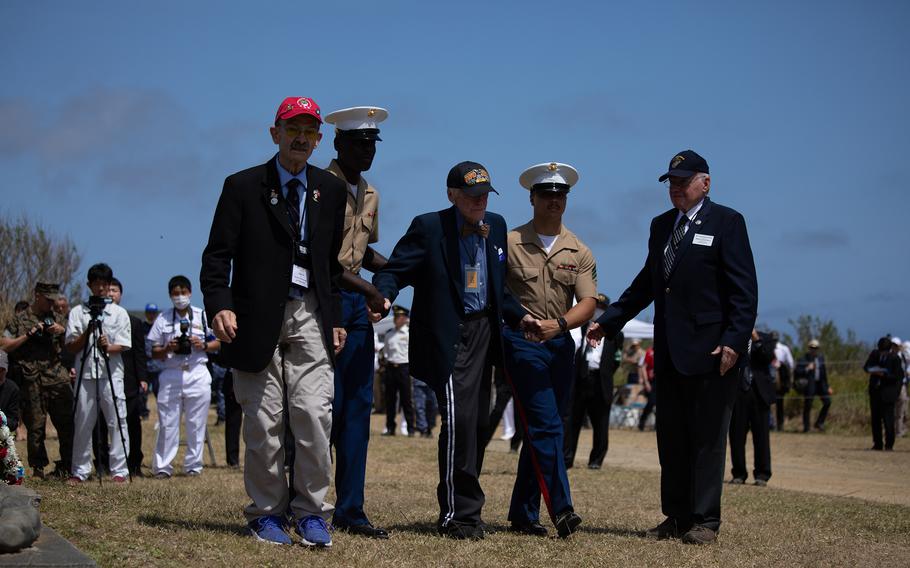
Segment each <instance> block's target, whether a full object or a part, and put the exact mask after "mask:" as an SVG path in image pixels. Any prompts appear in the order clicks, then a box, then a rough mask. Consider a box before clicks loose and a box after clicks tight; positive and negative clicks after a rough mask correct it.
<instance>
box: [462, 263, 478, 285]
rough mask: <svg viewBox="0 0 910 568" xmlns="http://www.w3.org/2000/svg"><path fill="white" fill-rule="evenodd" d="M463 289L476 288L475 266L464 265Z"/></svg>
mask: <svg viewBox="0 0 910 568" xmlns="http://www.w3.org/2000/svg"><path fill="white" fill-rule="evenodd" d="M464 279H465V285H464V287H465V290H476V289H477V268H475V267H473V266H465V267H464Z"/></svg>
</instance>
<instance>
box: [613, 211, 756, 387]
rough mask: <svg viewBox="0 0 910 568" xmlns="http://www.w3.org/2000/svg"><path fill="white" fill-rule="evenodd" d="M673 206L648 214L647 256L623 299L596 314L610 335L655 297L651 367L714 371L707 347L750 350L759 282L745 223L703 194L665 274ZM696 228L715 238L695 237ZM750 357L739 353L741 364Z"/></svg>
mask: <svg viewBox="0 0 910 568" xmlns="http://www.w3.org/2000/svg"><path fill="white" fill-rule="evenodd" d="M676 215H677V210H676V209H670V210H669V211H667V212H666V213H664V214H662V215H659V216H657V217H655V218H654V219H653V220H652V221H651V236H650V238H649V239H648V258H647V260H646V261H645V265H644V267H643V268H642V269H641V272H639V273H638V276H636V277H635V279H634V280H633V281H632V284H631V285H630V286H629V288H628V289H627V290H626V291H625V292H623V294H622V296H620V298H619V300H617V301H616V302H614V303H613V304H612V305H611V306H610V307H609V308H607V310H606V311H605V312H604V313H603V315H601V317H600V318H599V319H598V320H597V323H599V324H600V325H601V327H603V328H604V331H605V333H606V336H607V337H612V336H613V335H614V334H616V333H617V332H618V331H619V330H620V329H622V326H623V325H625V323H626V322H627V321H629V320H630V319H632V318H633V317H635V316H636V315H637V314H638V313H639V312H640V311H642V310H643V309H645V308H646V307H647V306H648V305H649V304H650V303H651V302H654V371H655V373H656V374H657V375H658V376H659V375H660V372H661V370H662V369H663V368H665V367H666V365H667V364H668V363H671V362H672V364H673V366H674V367H675V368H676V369H677V370H678V371H679V372H680V373H682V374H684V375H700V374H706V373H709V372H712V371H716V370H717V368H718V366H719V361H720V358H719V357H716V356H712V355H711V354H710V353H711V351H713V350H714V348H715V347H717V346H718V345H726V346H728V347H731V348H733V349H734V350H736V352H737V353H739V354H740V355H743V354H745V352H746V349H747V345H748V342H749V337H750V336H751V334H752V328H753V327H754V326H755V318H756V315H757V309H758V281H757V278H756V276H755V263H754V261H753V258H752V247H751V246H750V245H749V235H748V234H747V232H746V222H745V220H744V219H743V216H742V215H740V214H739V213H738V212H737V211H735V210H733V209H730V208H729V207H724V206H723V205H719V204H717V203H714V202H712V201H711V200H710V199H709V198H708V197H705V200H704V203H703V204H702V207H701V210H700V211H699V212H698V215H697V217H696V220H695V222H693V223H690V225H689V230H688V231H687V232H686V236H685V237H684V238H683V240H682V242H681V243H680V245H679V250H678V251H677V254H676V259H675V262H674V265H673V268H672V271H671V273H670V277H669V279H668V280H665V279H664V274H663V257H664V247H665V246H666V244H667V242H668V241H669V238H670V233H671V232H672V231H673V228H674V224H675V222H676ZM696 223H697V224H696ZM696 233H699V234H702V235H711V236H713V237H714V239H713V242H712V243H711V245H710V246H703V245H698V244H694V243H693V242H692V240H693V238H694V236H695V234H696ZM744 362H745V357H740V363H741V364H742V363H744Z"/></svg>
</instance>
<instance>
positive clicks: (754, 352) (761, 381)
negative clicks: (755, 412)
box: [743, 331, 777, 406]
mask: <svg viewBox="0 0 910 568" xmlns="http://www.w3.org/2000/svg"><path fill="white" fill-rule="evenodd" d="M776 345H777V342H776V341H774V340H773V339H771V334H769V333H765V332H763V331H760V332H758V341H753V342H752V349H751V350H750V351H749V366H750V368H751V371H752V384H751V387H752V389H753V390H755V391H756V392H757V393H758V396H759V398H760V399H761V400H762V402H764V403H765V405H768V406H770V405H771V404H772V403H773V402H775V401H776V400H777V391H776V390H775V388H774V377H773V376H771V363H772V362H773V361H774V347H775V346H776ZM743 380H745V379H743ZM743 386H746V385H745V384H744V385H743Z"/></svg>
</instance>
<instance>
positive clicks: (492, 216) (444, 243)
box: [373, 206, 527, 385]
mask: <svg viewBox="0 0 910 568" xmlns="http://www.w3.org/2000/svg"><path fill="white" fill-rule="evenodd" d="M483 221H484V223H486V224H488V225H490V234H489V236H488V237H487V239H486V249H487V291H488V298H487V308H488V309H489V311H490V331H491V342H490V347H491V349H490V352H489V357H491V358H492V360H493V361H498V360H499V359H500V358H501V351H502V343H501V342H502V338H501V330H500V327H501V325H502V323H501V322H502V321H503V320H505V322H506V323H508V324H509V325H510V326H512V327H516V326H517V325H518V323H519V322H520V321H521V318H522V317H524V315H525V314H526V313H527V312H526V311H525V310H524V308H522V307H521V304H519V303H518V301H516V300H515V298H514V297H512V295H511V294H510V293H509V291H508V290H507V289H506V288H505V286H504V283H505V275H506V267H507V266H508V260H509V259H508V247H507V246H506V223H505V221H504V220H503V218H502V217H501V216H499V215H497V214H496V213H491V212H489V211H487V213H486V215H485V216H484V219H483ZM458 238H459V236H458V228H457V223H456V218H455V207H454V206H453V207H450V208H448V209H444V210H442V211H436V212H434V213H425V214H423V215H420V216H418V217H415V218H414V220H413V221H411V226H410V227H408V230H407V232H406V233H405V235H404V236H403V237H401V240H399V241H398V244H396V245H395V249H394V250H393V251H392V256H391V257H389V261H388V263H386V265H385V266H384V267H383V268H382V269H381V270H380V271H379V272H378V273H376V274H375V275H374V276H373V285H374V286H376V288H378V289H379V292H380V293H382V295H383V296H384V297H386V298H388V299H389V300H390V301H394V300H395V298H396V297H397V296H398V292H399V291H400V290H401V289H402V288H404V287H405V286H412V287H413V288H414V303H413V304H412V305H411V321H410V324H409V325H410V332H411V340H410V345H409V348H408V359H409V362H410V372H411V375H412V376H413V377H415V378H417V379H420V380H422V381H424V382H427V383H429V384H436V385H439V384H443V383H445V382H446V381H447V380H448V379H449V376H450V375H451V374H452V370H453V369H454V367H455V348H456V347H457V345H458V342H459V331H460V329H461V326H462V322H463V320H464V282H463V281H462V278H463V277H462V271H463V267H462V266H461V255H460V254H459V250H458Z"/></svg>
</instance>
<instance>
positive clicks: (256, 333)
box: [199, 157, 347, 373]
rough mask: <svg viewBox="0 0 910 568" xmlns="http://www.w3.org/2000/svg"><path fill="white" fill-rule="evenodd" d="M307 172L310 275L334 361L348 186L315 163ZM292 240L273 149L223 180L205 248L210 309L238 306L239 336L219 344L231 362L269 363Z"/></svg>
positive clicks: (246, 367) (249, 368)
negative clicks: (270, 155)
mask: <svg viewBox="0 0 910 568" xmlns="http://www.w3.org/2000/svg"><path fill="white" fill-rule="evenodd" d="M306 172H307V174H306V176H307V197H306V199H307V203H306V221H307V233H308V236H309V248H310V259H311V261H312V269H311V271H310V282H311V287H312V288H313V289H314V290H315V293H316V297H317V299H318V300H319V318H320V323H321V324H322V334H323V337H324V339H325V344H326V349H327V350H328V352H329V358H330V360H332V361H334V349H333V347H332V345H333V339H332V328H334V327H341V293H340V291H339V288H338V281H339V278H340V276H341V271H342V268H341V265H340V264H339V263H338V251H339V250H340V249H341V239H342V233H343V232H344V207H345V200H346V199H347V196H346V192H347V189H346V188H345V186H344V182H342V181H341V180H340V179H338V178H337V177H335V176H333V175H332V174H330V173H328V172H326V171H325V170H322V169H319V168H317V167H315V166H313V165H312V164H309V165H307V170H306ZM273 198H274V200H275V203H272V201H273ZM293 241H294V231H293V229H292V228H291V224H290V221H289V220H288V215H287V209H286V205H285V200H284V197H283V196H282V195H281V181H280V179H279V177H278V168H277V166H276V158H275V157H273V158H272V159H271V160H269V161H268V162H267V163H265V164H262V165H259V166H255V167H252V168H249V169H246V170H243V171H241V172H237V173H235V174H233V175H231V176H229V177H228V178H227V179H226V180H224V189H223V190H222V192H221V198H220V199H219V200H218V206H217V208H216V209H215V217H214V219H213V220H212V229H211V232H210V233H209V242H208V245H207V246H206V247H205V251H203V253H202V271H201V273H200V275H199V283H200V285H201V287H202V293H203V295H204V298H205V309H206V313H208V314H209V317H211V318H213V317H215V315H217V314H218V312H220V311H221V310H232V311H233V312H234V313H235V314H237V337H235V338H234V340H233V341H232V342H231V343H222V344H221V351H222V354H221V355H222V359H223V361H224V364H225V365H226V366H228V367H232V368H234V369H239V370H241V371H246V372H250V373H257V372H259V371H261V370H263V369H265V367H266V366H267V365H268V364H269V361H270V360H271V358H272V354H273V353H274V351H275V346H276V345H277V344H278V336H279V334H280V332H281V326H282V323H283V321H282V320H283V319H284V307H285V304H286V303H287V300H288V289H289V287H290V282H291V266H292V265H293V254H294V247H293Z"/></svg>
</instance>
